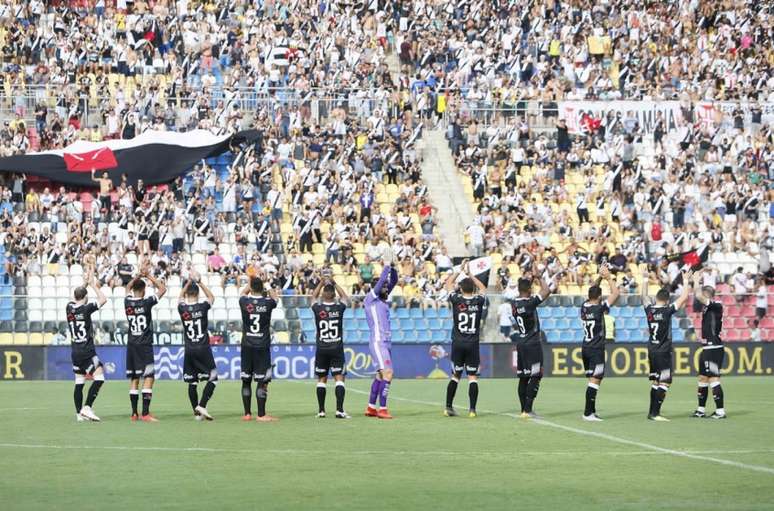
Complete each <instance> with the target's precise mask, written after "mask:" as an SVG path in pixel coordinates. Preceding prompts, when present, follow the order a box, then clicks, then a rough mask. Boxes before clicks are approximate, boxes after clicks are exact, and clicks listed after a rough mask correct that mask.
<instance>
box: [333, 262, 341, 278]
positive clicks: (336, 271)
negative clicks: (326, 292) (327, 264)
mask: <svg viewBox="0 0 774 511" xmlns="http://www.w3.org/2000/svg"><path fill="white" fill-rule="evenodd" d="M331 270H333V274H334V275H337V276H338V275H342V274H343V273H344V271H343V270H342V268H341V265H340V264H332V265H331Z"/></svg>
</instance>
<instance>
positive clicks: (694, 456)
mask: <svg viewBox="0 0 774 511" xmlns="http://www.w3.org/2000/svg"><path fill="white" fill-rule="evenodd" d="M347 390H349V391H351V392H355V393H356V394H363V395H368V394H369V393H368V392H366V391H363V390H360V389H353V388H349V389H347ZM390 398H391V399H395V400H398V401H405V402H407V403H415V404H419V405H426V406H434V407H437V406H442V405H439V403H434V402H431V401H422V400H419V399H409V398H405V397H396V396H390ZM481 411H482V412H484V413H491V414H495V415H500V416H504V417H512V418H519V416H518V415H516V414H515V413H507V412H495V411H492V410H481ZM529 422H531V423H533V424H538V425H540V426H545V427H549V428H554V429H559V430H562V431H567V432H569V433H575V434H577V435H584V436H589V437H595V438H600V439H602V440H607V441H608V442H614V443H617V444H622V445H629V446H634V447H639V448H640V449H644V450H647V451H652V452H654V453H661V454H668V455H670V456H675V457H678V458H688V459H692V460H697V461H705V462H710V463H717V464H719V465H725V466H728V467H735V468H741V469H745V470H752V471H754V472H762V473H764V474H771V475H774V468H772V467H764V466H761V465H750V464H748V463H741V462H738V461H731V460H726V459H723V458H715V457H711V456H705V455H703V454H695V453H692V452H689V451H678V450H675V449H667V448H665V447H659V446H657V445H652V444H647V443H645V442H638V441H636V440H629V439H627V438H622V437H618V436H615V435H610V434H607V433H600V432H598V431H589V430H587V429H580V428H575V427H572V426H565V425H564V424H558V423H556V422H552V421H549V420H546V419H530V420H529ZM756 452H758V451H756Z"/></svg>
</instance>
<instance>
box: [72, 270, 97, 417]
mask: <svg viewBox="0 0 774 511" xmlns="http://www.w3.org/2000/svg"><path fill="white" fill-rule="evenodd" d="M84 284H85V285H84V286H81V287H77V288H75V291H74V292H73V298H75V300H74V301H72V302H70V303H68V304H67V307H66V308H65V311H66V313H67V327H68V329H69V330H70V342H71V353H70V355H71V357H72V362H73V373H75V390H74V391H73V399H74V401H75V418H76V419H77V420H78V422H82V421H95V422H99V420H100V419H99V417H97V415H96V414H95V413H94V410H92V409H91V406H92V405H93V404H94V400H95V399H97V394H99V389H100V387H102V384H103V383H105V372H104V370H103V366H102V362H100V360H99V357H97V351H96V350H95V349H94V329H93V326H92V324H91V315H92V314H94V313H95V312H97V310H99V308H100V307H102V306H103V305H105V302H107V298H105V295H104V294H102V291H101V290H100V288H99V283H98V281H97V279H95V278H94V275H93V274H92V273H91V272H89V273H88V274H87V275H86V277H85V280H84ZM86 286H89V287H91V288H92V289H93V290H94V294H96V295H97V302H96V303H94V302H89V301H88V300H87V294H88V291H87V290H86ZM87 375H92V377H93V378H94V382H93V383H92V384H91V387H89V394H88V396H86V405H85V406H83V386H84V385H85V384H86V376H87Z"/></svg>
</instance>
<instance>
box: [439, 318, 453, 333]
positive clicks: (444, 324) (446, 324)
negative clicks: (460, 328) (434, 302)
mask: <svg viewBox="0 0 774 511" xmlns="http://www.w3.org/2000/svg"><path fill="white" fill-rule="evenodd" d="M441 329H442V330H446V331H448V332H450V331H451V329H452V320H451V319H443V320H441Z"/></svg>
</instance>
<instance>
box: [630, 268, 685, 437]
mask: <svg viewBox="0 0 774 511" xmlns="http://www.w3.org/2000/svg"><path fill="white" fill-rule="evenodd" d="M691 276H692V273H691V272H688V273H685V274H684V275H683V290H682V292H681V293H680V296H679V297H678V298H677V300H675V302H674V303H671V304H670V303H669V290H668V289H666V288H661V289H659V290H658V293H656V303H655V304H652V303H650V298H649V297H648V278H649V273H648V272H647V271H645V272H643V274H642V305H643V306H644V307H645V316H646V317H647V319H648V333H649V339H648V364H649V365H650V371H649V373H650V375H649V379H650V383H651V385H650V410H649V411H648V419H650V420H653V421H660V422H666V421H668V420H669V419H667V418H666V417H663V416H662V415H661V405H662V404H663V403H664V399H665V398H666V393H667V391H668V390H669V386H670V385H671V384H672V316H673V315H674V314H675V313H676V312H677V311H679V310H680V309H682V308H683V306H684V305H685V302H686V301H687V300H688V293H689V291H690V289H691V288H690V282H691V281H690V278H691Z"/></svg>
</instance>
